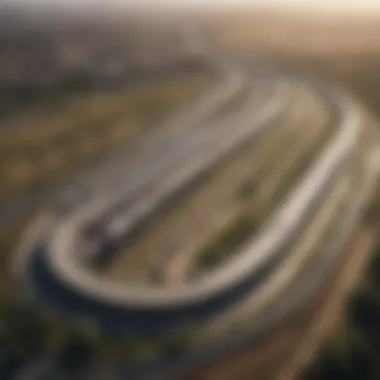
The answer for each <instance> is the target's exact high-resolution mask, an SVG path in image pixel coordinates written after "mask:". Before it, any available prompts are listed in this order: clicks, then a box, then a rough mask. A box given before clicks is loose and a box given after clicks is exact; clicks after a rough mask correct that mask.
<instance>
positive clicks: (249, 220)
mask: <svg viewBox="0 0 380 380" xmlns="http://www.w3.org/2000/svg"><path fill="white" fill-rule="evenodd" d="M255 230H256V220H255V218H253V217H252V216H251V215H246V214H243V215H239V216H237V217H236V218H235V219H234V220H233V221H232V222H230V223H229V224H228V225H227V226H226V227H224V228H223V229H222V231H220V232H218V233H217V234H216V236H215V237H213V238H212V240H211V241H209V242H208V243H207V244H206V245H205V246H204V247H203V248H201V249H200V251H199V252H198V253H196V257H197V260H198V265H197V266H198V267H199V268H201V270H202V271H206V270H208V269H210V268H212V267H214V266H215V265H217V264H218V263H220V262H221V261H222V260H224V259H226V258H227V257H228V256H229V255H231V254H232V253H233V252H234V251H235V250H236V249H238V248H239V247H240V246H241V245H242V244H243V243H244V242H245V241H247V239H248V238H249V237H250V236H251V235H252V234H253V233H254V232H255Z"/></svg>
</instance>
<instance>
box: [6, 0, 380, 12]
mask: <svg viewBox="0 0 380 380" xmlns="http://www.w3.org/2000/svg"><path fill="white" fill-rule="evenodd" d="M1 6H12V7H19V8H22V9H26V10H29V9H34V10H48V11H53V10H55V9H57V10H68V11H81V12H90V13H91V12H93V11H95V12H96V11H97V10H109V11H117V10H129V11H131V10H138V11H144V10H146V11H164V12H166V11H168V12H171V11H181V10H182V11H186V10H191V11H226V10H227V11H228V10H231V11H239V10H257V9H260V10H281V11H291V12H294V11H295V12H297V11H312V12H315V11H320V12H323V13H331V14H340V15H345V14H350V15H353V14H359V13H360V14H361V15H365V14H368V15H371V16H373V15H374V14H379V15H380V2H378V1H377V0H351V1H344V0H335V1H323V2H322V1H320V2H316V1H313V0H303V1H299V0H176V1H175V2H174V1H173V0H139V1H134V0H107V1H104V0H81V1H78V0H1V1H0V7H1ZM0 9H1V8H0Z"/></svg>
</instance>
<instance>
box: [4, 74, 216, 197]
mask: <svg viewBox="0 0 380 380" xmlns="http://www.w3.org/2000/svg"><path fill="white" fill-rule="evenodd" d="M213 83H215V80H214V78H212V76H209V75H206V74H202V73H200V74H199V73H198V74H187V75H186V76H183V77H174V78H173V79H171V80H166V81H165V82H162V81H156V82H152V83H149V84H144V85H141V86H140V87H133V88H131V89H123V90H118V91H116V92H115V91H113V92H112V91H111V92H109V93H104V94H94V95H92V96H88V97H86V98H84V99H78V100H76V101H70V102H69V101H68V102H66V103H65V104H61V105H57V106H56V107H55V109H53V110H50V109H49V110H47V111H46V112H41V113H39V114H36V115H26V116H25V117H20V118H17V120H15V122H14V124H15V125H9V126H7V127H6V128H3V129H1V130H0V157H1V164H0V174H1V176H2V186H1V190H0V203H5V202H8V201H10V200H13V199H16V198H17V197H21V196H23V195H25V194H26V193H28V192H30V191H32V190H35V189H36V188H38V187H40V186H42V185H43V184H45V183H47V182H49V181H51V180H53V179H55V178H59V177H60V176H63V175H65V174H67V173H69V171H70V170H72V169H73V168H76V167H77V166H78V165H81V164H83V163H85V162H86V161H88V160H90V159H91V158H94V157H96V156H99V155H101V154H104V153H107V152H108V151H111V150H112V149H113V148H116V147H117V146H118V145H120V144H122V143H123V142H126V141H128V140H131V139H133V138H136V137H137V136H138V135H139V134H140V133H142V132H143V131H145V130H146V129H147V128H149V127H150V126H152V125H153V124H154V123H157V122H159V121H161V120H163V119H164V118H165V117H167V116H168V115H169V114H171V113H172V112H174V111H175V110H178V108H179V107H181V106H183V105H185V104H186V103H187V102H188V101H194V100H195V99H196V98H197V96H199V95H200V94H202V93H203V92H204V91H206V90H207V89H209V88H210V87H211V86H212V84H213ZM9 123H12V122H9Z"/></svg>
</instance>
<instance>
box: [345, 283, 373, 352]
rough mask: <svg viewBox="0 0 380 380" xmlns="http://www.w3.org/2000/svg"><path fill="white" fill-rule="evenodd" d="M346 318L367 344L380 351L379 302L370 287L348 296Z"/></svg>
mask: <svg viewBox="0 0 380 380" xmlns="http://www.w3.org/2000/svg"><path fill="white" fill-rule="evenodd" d="M347 318H348V320H349V321H350V322H351V324H352V326H353V327H354V328H355V329H357V330H358V331H359V332H360V333H361V334H362V335H363V337H364V338H365V339H366V340H367V341H368V342H369V344H370V345H371V346H372V347H374V348H375V349H376V350H379V352H380V323H379V322H380V304H379V302H378V300H377V298H376V297H375V295H374V294H373V292H371V290H370V289H368V288H361V289H358V290H357V291H355V292H354V293H353V294H352V295H351V296H350V298H349V299H348V303H347Z"/></svg>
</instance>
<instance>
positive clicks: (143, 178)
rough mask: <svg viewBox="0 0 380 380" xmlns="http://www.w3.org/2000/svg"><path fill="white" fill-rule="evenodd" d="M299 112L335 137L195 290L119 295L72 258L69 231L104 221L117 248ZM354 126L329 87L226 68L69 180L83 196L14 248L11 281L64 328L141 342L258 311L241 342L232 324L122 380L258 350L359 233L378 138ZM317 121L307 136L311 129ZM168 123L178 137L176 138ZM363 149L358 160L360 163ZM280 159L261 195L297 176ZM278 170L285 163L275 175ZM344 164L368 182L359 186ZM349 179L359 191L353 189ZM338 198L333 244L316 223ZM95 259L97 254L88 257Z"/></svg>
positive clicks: (143, 288) (171, 373) (131, 288)
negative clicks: (214, 83)
mask: <svg viewBox="0 0 380 380" xmlns="http://www.w3.org/2000/svg"><path fill="white" fill-rule="evenodd" d="M242 89H244V93H245V94H244V96H242V97H241V98H240V99H241V101H240V102H239V104H236V105H235V106H234V107H232V109H231V111H230V112H229V113H228V115H227V116H223V117H218V116H219V115H220V113H219V112H218V111H217V110H218V109H220V108H221V109H223V108H224V107H225V104H226V102H227V103H228V99H230V100H231V99H233V98H234V97H235V96H237V95H236V94H238V93H239V92H241V91H242ZM307 94H311V95H310V97H308V96H307ZM295 95H297V96H295ZM297 112H299V113H300V114H301V115H303V116H304V117H305V119H304V120H305V122H304V125H305V128H307V127H310V128H315V130H316V131H318V128H320V126H321V125H323V123H322V120H323V117H321V113H323V112H326V113H327V114H329V115H333V118H332V119H331V120H333V124H334V129H333V132H332V133H331V135H329V138H328V141H325V142H324V145H323V147H322V149H321V150H319V151H318V152H317V154H316V155H315V156H313V157H312V159H311V161H310V162H308V164H307V165H304V167H302V168H301V169H302V170H299V171H298V172H297V173H296V174H297V175H296V177H295V178H292V179H291V182H290V185H289V186H287V189H286V191H285V192H284V194H283V195H282V196H281V197H280V198H279V201H278V202H277V204H275V205H274V207H273V209H271V210H270V213H269V215H268V218H266V219H265V221H264V223H263V224H262V226H260V228H259V229H258V231H257V232H255V234H254V235H253V236H252V237H251V238H250V239H249V241H247V242H246V243H245V244H244V245H243V246H242V247H240V248H239V249H238V250H237V251H236V252H234V255H232V257H231V258H230V259H229V260H227V261H226V262H225V263H223V265H220V266H217V267H216V268H214V269H212V270H210V271H208V272H206V273H204V274H203V275H202V276H199V277H197V279H196V281H193V282H186V283H181V284H177V285H175V286H173V287H170V286H168V287H164V288H157V287H153V286H149V284H148V285H137V284H136V285H133V284H121V283H117V282H115V281H112V280H109V279H102V278H99V277H98V276H96V274H94V273H93V272H91V271H90V270H87V268H86V264H85V261H83V259H82V258H81V255H82V252H81V249H80V248H79V247H80V246H79V243H80V239H81V238H80V235H79V234H78V232H79V231H81V229H82V228H83V226H85V225H86V224H87V223H88V221H93V220H99V219H100V220H102V223H103V224H104V225H105V226H110V227H112V228H111V231H112V235H111V238H112V239H114V242H115V243H117V244H119V242H122V241H123V240H125V239H127V238H128V237H129V236H130V235H131V234H133V233H134V232H135V231H136V229H139V228H143V227H144V225H146V222H147V220H149V218H151V217H152V215H155V213H158V212H162V210H163V212H165V210H166V208H167V203H168V202H169V201H170V200H172V199H173V198H176V197H177V198H179V199H181V198H183V197H186V189H188V188H189V187H190V186H195V187H196V186H198V184H199V183H202V181H204V180H205V178H207V177H208V176H210V175H211V174H212V173H213V172H214V171H215V170H217V168H218V167H220V165H224V163H225V162H226V160H228V159H229V157H230V156H231V155H232V154H233V153H234V152H236V151H239V149H241V148H242V147H243V146H244V144H248V143H249V144H252V147H253V148H252V149H258V148H257V147H259V146H260V144H257V145H255V142H258V141H262V140H261V139H264V138H265V136H270V135H271V134H275V133H278V132H279V131H281V130H282V128H284V125H285V124H286V120H288V122H289V123H290V124H289V125H292V124H291V120H293V119H292V118H293V117H295V116H294V115H295V114H296V113H297ZM362 116H363V115H362V110H361V109H360V108H359V107H358V106H357V105H356V103H355V102H354V101H353V100H352V99H351V98H349V97H348V96H347V95H346V94H343V93H341V92H339V91H337V90H335V89H331V88H329V87H323V86H317V85H315V84H312V83H303V82H301V81H299V80H297V79H296V78H283V77H282V76H277V77H276V76H273V77H271V78H265V79H263V78H261V77H260V76H259V75H258V77H257V78H251V77H247V76H246V74H242V73H240V72H239V71H238V70H233V71H231V72H230V73H229V74H228V75H227V77H226V79H225V82H224V83H223V85H222V87H221V90H219V91H218V92H217V93H216V94H209V96H208V97H206V99H204V100H202V101H201V102H200V103H199V104H196V105H192V106H190V107H189V110H188V111H187V112H184V113H182V114H181V115H179V116H178V115H176V116H175V117H174V118H173V119H171V120H170V121H169V122H168V123H165V124H164V125H163V126H162V128H161V129H159V130H158V129H157V130H154V131H153V132H152V133H150V134H148V135H146V136H144V138H143V139H141V141H139V143H138V144H137V145H135V146H133V147H130V148H127V149H124V150H123V151H122V152H120V153H117V154H115V155H113V157H110V158H109V160H107V162H104V163H102V164H100V165H98V166H96V167H94V168H92V170H91V171H90V172H89V173H82V175H81V177H80V178H77V179H73V180H72V181H71V182H70V184H69V185H70V186H71V187H72V188H74V189H76V188H77V187H78V188H82V189H85V193H86V194H85V196H84V195H82V196H76V194H75V191H74V195H73V197H72V199H71V200H70V202H69V207H68V211H67V212H65V213H63V214H62V213H59V212H54V210H53V212H52V215H51V217H52V220H53V221H51V220H50V221H49V226H46V228H45V227H44V226H43V227H42V231H38V232H37V233H36V234H31V235H32V236H29V237H28V238H27V241H25V243H24V244H23V245H22V247H21V249H20V260H19V261H18V268H17V269H18V270H19V273H21V275H22V277H23V281H24V283H25V284H26V286H27V289H28V290H29V291H30V293H31V295H32V296H33V297H34V299H35V300H36V301H37V302H38V303H40V304H42V305H49V306H52V307H54V308H56V309H57V310H58V311H59V312H61V313H62V314H63V315H65V316H67V317H69V318H74V317H75V318H76V317H78V316H88V317H91V318H92V319H94V320H95V321H96V322H97V323H98V324H99V325H100V326H101V328H103V329H104V330H106V331H126V332H127V333H129V334H132V332H133V333H134V334H135V335H136V336H144V335H147V334H148V335H149V334H156V335H157V334H159V333H161V334H162V333H164V332H170V331H173V330H174V331H181V329H184V330H186V329H187V328H188V327H189V326H191V328H195V329H200V331H201V328H202V326H205V325H207V323H210V320H215V319H217V318H218V317H220V316H222V315H227V316H228V318H230V317H231V318H232V325H233V324H234V323H235V322H236V319H235V318H236V317H235V315H233V314H234V311H237V310H246V304H245V303H246V302H247V300H249V302H250V303H252V305H253V309H255V313H257V317H255V318H254V326H253V327H252V328H251V329H250V330H249V333H247V330H244V333H241V334H234V337H231V331H233V330H231V325H230V324H229V323H227V324H226V325H225V326H223V328H222V331H221V332H220V337H219V338H213V340H214V341H213V342H212V341H211V342H209V341H206V342H203V341H201V343H197V344H196V346H195V347H192V348H191V349H189V351H188V352H186V353H185V354H184V355H183V357H180V358H160V359H159V360H158V361H157V362H155V363H150V365H148V364H149V363H148V364H147V363H144V369H142V367H141V366H140V365H136V368H129V367H128V368H127V369H125V368H123V369H122V370H121V371H122V373H123V375H126V374H128V376H129V377H130V378H136V379H137V378H138V379H140V378H144V379H145V378H149V379H150V378H152V379H153V378H154V379H159V378H163V379H164V378H165V379H169V378H172V377H174V378H176V377H179V376H182V374H184V373H186V371H190V370H194V369H196V368H197V366H200V365H205V364H207V362H210V361H213V360H216V359H217V358H218V357H222V356H223V355H227V354H229V353H232V352H234V350H237V349H240V348H242V347H244V346H248V345H250V344H254V343H255V342H258V341H259V338H260V337H262V336H263V335H264V333H265V332H268V331H270V330H271V329H273V328H274V327H275V326H276V325H278V324H280V323H281V321H282V320H284V318H286V317H288V315H289V314H291V313H292V311H293V310H295V309H296V308H297V307H298V305H300V304H301V303H302V302H304V301H305V300H306V299H307V297H308V296H309V295H310V294H312V292H313V291H314V290H315V289H316V288H317V287H318V285H319V284H320V283H321V282H322V281H323V278H324V276H325V275H326V273H328V269H329V266H330V265H331V263H332V261H333V260H334V258H335V257H337V255H339V252H340V249H341V247H342V246H343V244H344V242H345V241H346V240H347V236H348V235H349V233H350V231H351V230H352V229H353V228H355V225H356V223H358V220H359V219H360V212H361V210H362V208H363V207H364V205H365V204H366V203H367V202H368V200H369V199H370V196H371V191H372V188H373V182H374V179H375V178H376V177H377V174H378V169H379V162H378V159H377V157H378V156H377V155H376V152H377V150H378V148H379V139H378V136H377V135H376V139H368V138H362V136H367V135H368V134H370V135H371V136H372V135H374V132H373V131H372V130H370V128H369V127H368V126H367V125H365V123H364V122H363V118H362ZM314 119H315V120H316V122H315V124H313V126H312V124H311V123H310V120H314ZM289 120H290V121H289ZM176 125H181V127H182V128H180V129H176V128H174V127H175V126H176ZM184 126H188V127H184ZM290 130H291V128H290ZM297 136H298V135H294V137H293V138H297ZM308 136H309V137H308V138H310V139H311V140H312V139H313V138H315V137H316V136H317V133H316V132H314V129H313V131H312V133H310V135H308ZM360 144H362V145H360ZM363 147H364V149H363ZM358 150H360V151H362V150H364V151H365V153H363V154H361V155H360V156H358V155H357V154H356V152H357V151H358ZM268 152H269V153H268V155H267V156H266V155H264V156H263V162H262V163H261V162H259V163H258V166H260V167H261V165H263V167H264V164H265V163H266V162H269V161H270V160H271V157H272V155H271V154H273V155H274V153H278V152H272V151H270V150H269V151H268ZM284 157H285V156H283V157H282V156H279V157H278V158H277V157H276V159H275V160H274V159H272V161H273V162H274V164H273V165H274V168H273V169H271V170H272V171H270V172H268V173H269V174H270V175H269V174H267V172H266V171H264V170H262V172H263V174H262V177H261V178H260V179H262V183H263V184H264V185H265V187H263V188H264V189H265V191H263V190H262V191H263V192H264V193H267V191H269V189H271V188H277V187H278V186H279V185H281V183H282V182H283V181H284V178H285V177H284V173H285V172H286V170H287V167H288V166H289V168H292V165H293V164H294V163H292V162H293V161H294V160H293V161H292V160H290V159H289V160H288V161H286V160H285V158H284ZM294 157H296V161H302V160H303V159H304V156H303V154H302V153H300V155H297V156H294ZM282 160H283V162H284V163H286V164H284V165H283V167H282V166H281V162H282ZM259 164H260V165H259ZM351 166H352V167H358V168H359V169H360V171H361V172H363V173H364V174H363V178H362V180H361V181H358V180H357V175H358V174H357V171H355V172H353V171H352V170H351ZM276 167H278V168H280V169H277V170H276ZM276 173H277V174H276ZM269 179H270V181H269ZM355 180H356V182H359V185H358V186H354V185H353V184H354V183H355ZM194 184H195V185H194ZM264 185H263V186H264ZM351 188H352V189H353V190H352V191H347V189H351ZM346 192H347V193H350V202H349V203H348V205H347V209H346V211H345V212H344V213H338V210H337V211H336V213H335V212H332V211H331V214H328V216H326V217H325V218H326V219H323V220H324V222H323V225H325V224H326V223H327V224H328V221H330V220H334V223H332V227H333V226H338V228H337V229H336V230H335V229H334V236H333V237H331V236H330V237H329V238H327V237H326V236H328V235H325V234H326V230H325V229H323V228H320V227H316V226H318V225H319V224H318V223H317V222H318V219H319V218H322V216H321V214H320V213H321V212H322V210H323V209H325V210H326V208H327V209H328V205H329V204H331V203H329V202H332V200H331V199H340V198H342V197H343V194H344V193H346ZM334 197H335V198H334ZM259 199H262V198H259ZM32 203H33V202H32ZM20 207H21V206H20ZM328 225H329V224H328ZM305 236H306V237H305ZM310 236H311V237H310ZM302 238H303V239H304V240H302ZM310 239H312V240H313V241H318V240H319V239H323V243H322V245H319V244H315V245H311V246H310V245H309V243H310ZM95 248H96V244H95ZM321 250H323V251H324V252H325V253H324V254H323V255H321V254H320V253H321ZM97 252H98V251H97V249H95V250H94V251H91V252H89V253H88V256H89V257H90V258H91V255H96V254H97ZM306 256H307V257H308V259H307V260H306V259H305V257H306ZM299 257H303V258H304V259H299ZM297 258H298V259H297ZM313 258H314V259H315V260H316V258H317V259H318V260H316V261H314V263H317V264H318V265H312V266H307V265H305V262H309V260H311V259H313ZM289 261H291V262H292V265H290V266H289ZM289 268H291V270H290V271H289ZM306 268H307V269H306ZM306 270H307V271H308V272H305V271H306ZM284 273H285V274H284ZM305 273H308V275H307V276H305ZM276 276H278V277H281V278H286V279H287V281H288V282H289V283H292V284H293V286H289V287H284V286H283V282H282V281H278V282H276V284H275V285H273V280H272V279H273V277H276ZM301 278H302V279H303V280H302V282H301ZM293 279H294V282H293ZM294 284H296V286H295V285H294ZM270 289H271V290H270ZM273 291H275V293H276V297H275V299H276V300H277V302H274V303H272V304H271V305H270V307H268V306H267V305H266V302H262V301H260V302H261V303H262V305H261V304H260V302H259V300H260V299H261V300H263V299H264V300H267V299H269V297H267V294H268V292H273ZM264 304H265V305H264ZM245 313H246V311H244V313H243V314H245ZM241 314H242V313H241V312H238V313H237V315H239V316H241ZM228 318H227V319H228ZM226 342H228V344H226ZM118 371H119V370H118ZM152 374H154V376H153V375H152ZM161 375H162V376H161Z"/></svg>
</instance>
